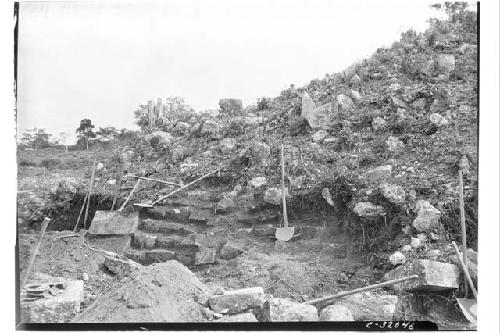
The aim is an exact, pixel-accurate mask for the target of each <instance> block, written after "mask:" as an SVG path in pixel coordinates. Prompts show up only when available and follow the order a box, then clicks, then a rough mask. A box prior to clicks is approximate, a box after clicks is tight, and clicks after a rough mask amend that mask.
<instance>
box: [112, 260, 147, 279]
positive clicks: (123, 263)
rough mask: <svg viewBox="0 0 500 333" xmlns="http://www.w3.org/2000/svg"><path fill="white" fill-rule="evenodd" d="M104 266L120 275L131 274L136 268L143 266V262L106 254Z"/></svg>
mask: <svg viewBox="0 0 500 333" xmlns="http://www.w3.org/2000/svg"><path fill="white" fill-rule="evenodd" d="M104 266H106V268H107V269H109V270H110V271H111V272H113V273H115V274H116V275H117V276H119V277H125V276H129V275H130V273H132V272H133V271H134V270H136V269H140V268H141V267H142V265H141V264H139V263H137V262H135V261H133V260H129V259H120V258H115V257H110V256H106V257H105V258H104Z"/></svg>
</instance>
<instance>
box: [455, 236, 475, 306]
mask: <svg viewBox="0 0 500 333" xmlns="http://www.w3.org/2000/svg"><path fill="white" fill-rule="evenodd" d="M451 244H453V247H454V248H455V252H456V253H457V256H458V261H459V262H460V266H462V270H463V271H464V275H465V277H466V279H467V281H468V282H469V285H470V289H471V290H472V293H473V294H474V297H475V298H476V299H477V290H476V288H475V287H474V283H472V278H471V277H470V274H469V270H468V269H467V267H466V266H465V263H464V261H463V260H462V256H460V251H459V250H458V246H457V244H456V243H455V242H451ZM462 253H463V254H465V251H463V252H462ZM466 285H467V283H466Z"/></svg>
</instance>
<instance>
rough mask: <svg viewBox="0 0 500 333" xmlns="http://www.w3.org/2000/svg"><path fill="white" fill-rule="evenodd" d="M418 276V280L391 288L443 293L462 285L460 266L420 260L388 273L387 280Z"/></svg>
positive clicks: (398, 290)
mask: <svg viewBox="0 0 500 333" xmlns="http://www.w3.org/2000/svg"><path fill="white" fill-rule="evenodd" d="M414 274H416V275H418V276H419V277H418V278H417V279H413V280H408V281H405V282H402V283H398V284H395V285H392V286H391V287H390V288H391V289H393V290H395V291H397V292H400V291H415V290H421V291H441V290H452V289H457V288H458V287H459V285H460V270H459V268H458V266H456V265H453V264H448V263H443V262H439V261H433V260H428V259H419V260H416V261H413V262H410V263H407V264H405V265H402V266H399V267H398V268H396V269H394V270H392V271H390V272H388V273H387V274H385V275H384V279H385V280H393V279H399V278H402V277H405V276H410V275H414Z"/></svg>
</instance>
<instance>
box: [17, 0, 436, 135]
mask: <svg viewBox="0 0 500 333" xmlns="http://www.w3.org/2000/svg"><path fill="white" fill-rule="evenodd" d="M428 5H429V2H425V1H401V0H398V1H359V2H357V1H352V0H350V1H338V0H337V1H311V0H308V1H294V0H286V1H274V0H267V1H256V0H252V1H234V0H231V1H230V0H228V1H189V0H188V1H186V0H183V1H161V2H144V1H141V2H123V1H120V2H110V1H107V2H59V3H55V2H31V3H21V5H20V19H19V44H18V46H19V49H18V115H17V116H18V118H17V119H18V131H19V132H20V133H22V132H24V130H25V129H29V128H33V127H38V128H45V129H47V130H48V131H49V132H50V133H59V132H62V131H64V132H70V133H72V134H73V135H74V132H75V129H76V128H77V127H78V125H79V121H80V119H83V118H90V119H91V120H92V122H93V123H94V124H95V125H96V126H102V127H104V126H115V127H118V128H122V127H127V128H135V126H134V124H133V121H134V119H133V111H134V110H135V109H136V108H137V106H138V105H139V104H142V103H146V101H147V100H148V99H151V98H154V99H156V98H158V97H162V98H165V97H167V96H181V97H183V98H184V99H185V100H186V102H187V103H188V104H190V105H191V106H193V107H194V108H195V109H210V108H218V101H219V99H220V98H223V97H232V98H241V99H243V104H244V105H248V104H253V103H255V101H256V98H258V97H262V96H270V97H272V96H276V95H277V94H279V92H280V91H281V90H282V89H284V88H286V87H287V86H289V85H290V84H291V83H295V84H296V85H297V86H301V85H303V84H306V83H307V82H308V81H310V80H311V79H314V78H321V77H323V76H324V75H325V74H326V73H335V72H338V71H341V70H343V69H344V68H345V67H347V66H348V65H350V64H351V63H353V62H354V61H357V60H361V59H364V58H367V57H369V56H370V55H371V54H372V53H373V52H375V51H376V49H377V48H378V47H381V46H390V45H391V44H392V42H394V41H395V40H398V39H399V36H400V34H401V32H403V31H406V30H407V29H409V28H414V29H416V30H417V31H423V30H425V28H426V27H427V23H426V20H427V19H428V18H429V17H430V16H432V15H434V16H435V13H433V12H431V10H430V8H429V7H428ZM20 133H19V134H20ZM19 136H20V135H19Z"/></svg>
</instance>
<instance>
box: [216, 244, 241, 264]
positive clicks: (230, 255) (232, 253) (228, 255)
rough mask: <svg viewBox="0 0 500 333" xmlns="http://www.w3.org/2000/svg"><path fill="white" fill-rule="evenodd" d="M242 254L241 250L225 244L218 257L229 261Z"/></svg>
mask: <svg viewBox="0 0 500 333" xmlns="http://www.w3.org/2000/svg"><path fill="white" fill-rule="evenodd" d="M243 252H244V251H243V249H241V248H239V247H238V246H236V245H233V244H230V243H227V244H225V245H224V246H223V247H222V249H221V250H220V257H221V259H225V260H231V259H234V258H236V257H237V256H239V255H240V254H242V253H243Z"/></svg>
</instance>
